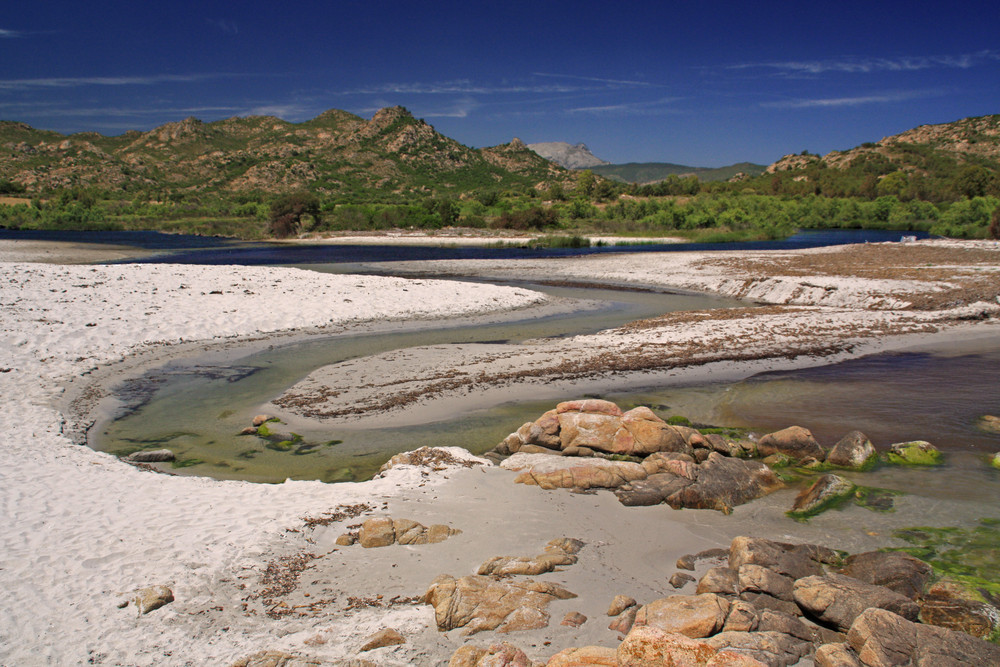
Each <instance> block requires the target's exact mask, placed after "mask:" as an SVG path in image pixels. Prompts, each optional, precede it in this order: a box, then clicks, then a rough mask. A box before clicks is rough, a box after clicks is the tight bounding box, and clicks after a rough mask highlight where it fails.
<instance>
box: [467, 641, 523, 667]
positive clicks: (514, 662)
mask: <svg viewBox="0 0 1000 667" xmlns="http://www.w3.org/2000/svg"><path fill="white" fill-rule="evenodd" d="M534 665H535V663H534V662H532V661H531V659H530V658H528V656H527V655H525V653H524V651H522V650H521V649H519V648H517V647H516V646H514V645H513V644H509V643H507V642H499V643H497V644H493V645H491V646H490V647H489V648H488V649H485V648H482V647H480V646H468V645H467V646H462V647H460V648H459V649H458V650H457V651H455V652H454V653H453V654H452V655H451V660H449V661H448V667H533V666H534Z"/></svg>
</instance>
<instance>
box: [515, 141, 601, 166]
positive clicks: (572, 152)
mask: <svg viewBox="0 0 1000 667" xmlns="http://www.w3.org/2000/svg"><path fill="white" fill-rule="evenodd" d="M528 148H530V149H531V150H533V151H535V152H536V153H538V154H539V155H541V156H542V157H543V158H545V159H546V160H551V161H553V162H555V163H556V164H558V165H561V166H563V167H565V168H567V169H588V168H590V167H597V166H599V165H602V164H609V163H608V162H607V161H605V160H602V159H601V158H599V157H597V156H595V155H594V154H593V153H591V152H590V149H589V148H587V145H586V144H583V143H579V144H569V143H566V142H565V141H548V142H542V143H538V144H528Z"/></svg>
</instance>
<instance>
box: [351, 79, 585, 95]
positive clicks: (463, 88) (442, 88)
mask: <svg viewBox="0 0 1000 667" xmlns="http://www.w3.org/2000/svg"><path fill="white" fill-rule="evenodd" d="M579 90H581V88H580V87H579V86H568V85H544V86H543V85H529V84H525V85H507V84H496V85H493V84H477V83H473V82H472V81H469V80H465V79H463V80H458V81H439V82H430V83H383V84H378V85H374V86H365V87H363V88H354V89H351V90H345V91H342V92H341V94H343V95H391V94H399V95H455V94H463V95H503V94H518V93H520V94H523V93H529V94H550V93H573V92H578V91H579Z"/></svg>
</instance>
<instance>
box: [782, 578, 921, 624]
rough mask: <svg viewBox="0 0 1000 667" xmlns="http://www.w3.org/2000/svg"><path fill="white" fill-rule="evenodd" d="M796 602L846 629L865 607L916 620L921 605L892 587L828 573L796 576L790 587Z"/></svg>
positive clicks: (808, 611)
mask: <svg viewBox="0 0 1000 667" xmlns="http://www.w3.org/2000/svg"><path fill="white" fill-rule="evenodd" d="M793 591H794V595H795V602H796V603H797V604H798V605H799V607H801V608H802V609H803V611H805V612H806V613H807V614H808V615H809V616H811V617H813V618H815V619H817V620H819V621H821V622H823V623H826V624H828V625H832V626H833V627H835V628H837V629H838V630H841V631H843V630H847V629H848V628H850V627H851V624H852V623H854V620H855V619H856V618H857V617H858V616H859V615H860V614H861V612H863V611H864V610H865V609H869V608H871V607H878V608H880V609H886V610H888V611H891V612H893V613H897V614H899V615H900V616H903V617H905V618H907V619H908V620H913V621H915V620H916V619H917V615H918V614H919V612H920V608H919V607H918V606H917V604H916V603H915V602H913V600H911V599H910V598H908V597H906V596H905V595H900V594H899V593H897V592H895V591H891V590H889V589H888V588H886V587H884V586H876V585H875V584H869V583H866V582H864V581H860V580H858V579H854V578H851V577H845V576H844V575H842V574H827V575H823V576H811V577H805V578H803V579H799V580H798V581H796V582H795V586H794V588H793Z"/></svg>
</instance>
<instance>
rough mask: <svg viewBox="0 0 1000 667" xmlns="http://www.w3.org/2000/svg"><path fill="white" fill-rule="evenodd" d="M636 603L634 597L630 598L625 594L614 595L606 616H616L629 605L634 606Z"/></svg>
mask: <svg viewBox="0 0 1000 667" xmlns="http://www.w3.org/2000/svg"><path fill="white" fill-rule="evenodd" d="M636 604H637V603H636V601H635V598H630V597H629V596H627V595H616V596H615V599H614V600H612V601H611V605H610V606H609V607H608V616H617V615H618V614H620V613H622V612H623V611H625V610H626V609H628V608H629V607H634V606H636Z"/></svg>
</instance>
